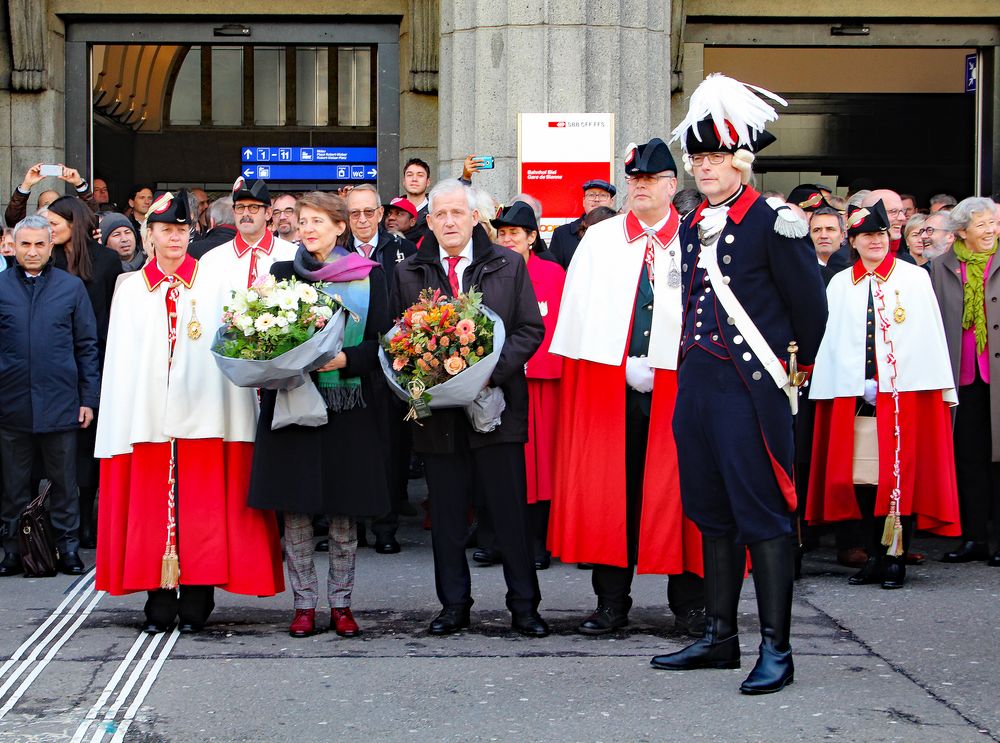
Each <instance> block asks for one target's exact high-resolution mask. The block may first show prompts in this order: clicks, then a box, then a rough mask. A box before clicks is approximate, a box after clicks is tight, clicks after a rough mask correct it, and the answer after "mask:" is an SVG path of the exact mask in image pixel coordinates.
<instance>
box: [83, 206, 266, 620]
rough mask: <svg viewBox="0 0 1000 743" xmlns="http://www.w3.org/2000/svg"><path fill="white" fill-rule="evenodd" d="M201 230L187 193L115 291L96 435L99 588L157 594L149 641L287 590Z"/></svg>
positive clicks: (156, 222) (163, 213)
mask: <svg viewBox="0 0 1000 743" xmlns="http://www.w3.org/2000/svg"><path fill="white" fill-rule="evenodd" d="M190 223H191V215H190V213H189V211H188V200H187V194H186V193H185V192H184V190H183V189H181V190H180V191H179V192H178V193H177V194H176V195H173V194H170V193H166V194H163V195H162V196H160V197H159V198H158V199H156V201H155V202H154V204H153V205H152V206H151V207H150V209H149V213H148V217H147V224H148V228H149V238H150V241H151V243H152V247H153V251H154V255H153V259H152V260H150V261H149V262H148V263H147V264H146V265H145V267H144V268H143V269H142V270H141V271H136V272H135V273H132V274H130V275H129V276H128V278H126V279H124V280H123V281H122V283H121V286H119V288H118V291H117V292H116V293H115V298H114V303H113V304H112V308H111V325H110V328H109V332H108V347H107V353H106V355H105V361H104V380H103V386H102V389H101V410H102V415H101V417H100V420H99V422H98V425H97V446H96V456H97V457H98V458H100V459H101V498H100V511H99V525H100V528H99V530H98V542H97V578H96V583H97V588H98V589H100V590H103V591H108V592H109V593H111V594H113V595H120V594H125V593H132V592H135V591H148V592H149V599H148V600H147V602H146V625H145V630H146V631H147V632H162V631H165V630H167V629H169V628H170V627H171V626H172V625H173V624H174V621H175V620H179V629H180V631H181V632H197V631H198V630H199V629H201V627H202V626H203V625H204V624H205V622H206V621H207V619H208V616H209V614H210V613H211V611H212V609H213V607H214V606H215V603H214V600H213V593H214V588H215V587H216V586H218V587H219V588H222V589H224V590H226V591H230V592H232V593H240V594H245V595H249V596H270V595H273V594H275V593H280V592H281V591H283V590H284V580H283V577H282V569H281V551H280V546H279V539H278V529H277V523H276V521H275V518H274V515H273V514H272V513H270V512H266V511H257V510H255V509H252V508H249V507H248V506H247V505H246V496H247V490H248V487H249V482H250V465H251V460H252V457H253V439H254V432H255V430H256V418H257V408H256V405H257V402H256V395H255V392H254V390H252V389H241V388H238V387H236V386H234V385H233V384H232V383H231V382H229V381H228V380H227V379H226V378H225V377H224V376H222V373H221V372H220V371H219V369H218V367H217V366H216V364H215V361H214V359H213V358H212V353H211V344H212V338H213V336H214V335H215V333H214V329H215V328H216V327H217V325H218V323H219V320H220V318H221V317H222V307H223V305H224V304H225V303H226V301H228V296H229V292H228V290H227V286H228V285H227V284H226V283H224V282H223V281H220V278H221V277H219V276H213V275H212V274H210V273H209V272H207V271H204V270H203V267H202V265H201V264H199V262H198V261H196V260H195V259H194V258H192V257H191V256H189V255H187V246H188V240H189V228H190Z"/></svg>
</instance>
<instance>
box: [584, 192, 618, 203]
mask: <svg viewBox="0 0 1000 743" xmlns="http://www.w3.org/2000/svg"><path fill="white" fill-rule="evenodd" d="M612 198H614V197H613V196H612V195H611V194H609V193H588V194H584V195H583V200H584V201H610V200H611V199H612Z"/></svg>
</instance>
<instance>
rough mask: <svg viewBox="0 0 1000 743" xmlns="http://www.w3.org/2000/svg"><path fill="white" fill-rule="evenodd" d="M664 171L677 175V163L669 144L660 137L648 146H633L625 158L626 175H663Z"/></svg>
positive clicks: (648, 143) (651, 141)
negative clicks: (670, 171)
mask: <svg viewBox="0 0 1000 743" xmlns="http://www.w3.org/2000/svg"><path fill="white" fill-rule="evenodd" d="M664 170H672V171H673V172H674V173H676V172H677V163H675V162H674V156H673V155H671V154H670V148H669V147H667V143H666V142H664V141H663V140H662V139H660V138H659V137H653V139H651V140H649V141H648V142H646V144H640V145H633V146H632V147H631V148H629V152H628V154H627V155H626V156H625V175H639V174H641V173H645V174H654V173H662V172H663V171H664Z"/></svg>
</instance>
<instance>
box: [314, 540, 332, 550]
mask: <svg viewBox="0 0 1000 743" xmlns="http://www.w3.org/2000/svg"><path fill="white" fill-rule="evenodd" d="M316 551H317V552H329V551H330V540H329V539H321V540H319V541H318V542H316Z"/></svg>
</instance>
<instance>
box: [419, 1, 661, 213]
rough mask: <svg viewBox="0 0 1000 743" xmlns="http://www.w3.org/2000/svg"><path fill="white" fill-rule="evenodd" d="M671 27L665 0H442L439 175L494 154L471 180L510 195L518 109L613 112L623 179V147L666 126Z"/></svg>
mask: <svg viewBox="0 0 1000 743" xmlns="http://www.w3.org/2000/svg"><path fill="white" fill-rule="evenodd" d="M669 31H670V3H669V2H666V1H665V0H593V1H592V2H586V3H582V2H579V0H548V2H545V3H540V2H537V0H490V2H487V1H486V0H441V60H440V73H439V94H438V95H439V114H438V115H439V131H438V153H439V157H440V167H439V170H438V174H439V176H440V178H444V177H457V176H458V175H459V174H460V173H461V171H462V161H463V160H464V159H465V156H466V155H467V154H470V153H473V154H479V155H493V156H494V157H495V158H496V169H495V170H493V171H485V172H482V173H478V174H477V175H476V177H475V179H474V180H475V183H476V184H477V185H479V186H481V187H482V188H484V189H486V190H487V191H489V192H490V193H491V194H493V196H494V197H495V198H497V199H498V200H501V201H504V200H506V199H508V198H509V197H510V196H512V195H513V194H514V193H515V191H516V189H517V172H516V169H517V114H518V113H519V112H525V113H531V112H543V113H544V112H549V113H606V112H610V113H614V114H615V151H616V153H617V163H616V164H617V168H616V170H615V179H616V180H617V181H618V185H621V181H622V154H623V151H624V148H625V145H626V144H627V143H628V142H641V141H645V140H646V139H648V138H650V137H653V136H659V137H663V138H666V137H667V136H668V134H669V124H670V67H671V59H670V38H669ZM435 180H439V178H435Z"/></svg>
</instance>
